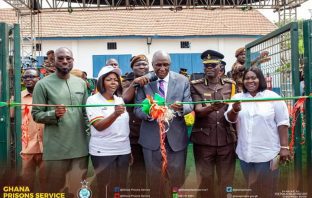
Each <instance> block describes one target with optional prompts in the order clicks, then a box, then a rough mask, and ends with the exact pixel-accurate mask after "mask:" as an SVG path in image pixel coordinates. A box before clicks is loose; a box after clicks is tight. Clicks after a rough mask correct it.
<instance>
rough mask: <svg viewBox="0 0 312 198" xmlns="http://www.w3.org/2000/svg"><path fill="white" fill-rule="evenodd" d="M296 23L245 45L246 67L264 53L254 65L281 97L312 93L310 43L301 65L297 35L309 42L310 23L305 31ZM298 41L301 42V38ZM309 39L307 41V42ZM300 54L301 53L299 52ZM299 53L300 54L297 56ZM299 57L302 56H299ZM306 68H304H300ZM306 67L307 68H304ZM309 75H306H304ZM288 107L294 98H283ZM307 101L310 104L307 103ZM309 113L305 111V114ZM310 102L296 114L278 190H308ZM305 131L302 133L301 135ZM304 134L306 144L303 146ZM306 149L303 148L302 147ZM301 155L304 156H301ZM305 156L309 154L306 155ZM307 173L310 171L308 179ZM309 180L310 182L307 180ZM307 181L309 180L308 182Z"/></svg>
mask: <svg viewBox="0 0 312 198" xmlns="http://www.w3.org/2000/svg"><path fill="white" fill-rule="evenodd" d="M299 24H302V23H298V22H292V23H290V24H288V25H285V26H283V27H281V28H279V29H277V30H276V31H274V32H271V33H269V34H267V35H265V36H263V37H261V38H260V39H258V40H256V41H254V42H251V43H249V44H247V45H246V65H245V66H246V67H250V66H251V65H252V63H254V62H262V60H263V59H258V60H257V61H254V60H255V57H259V55H260V54H261V53H267V54H268V56H267V57H265V62H263V63H260V64H256V65H257V66H258V67H260V68H261V70H262V71H263V73H264V75H265V77H266V80H267V85H269V82H270V81H271V85H269V86H270V87H271V89H272V91H274V92H276V93H278V94H279V95H281V96H282V97H292V96H300V95H302V94H303V93H305V95H308V94H307V93H311V71H310V69H309V68H310V67H311V57H312V55H311V43H310V46H309V47H310V52H309V53H308V52H307V51H308V49H305V48H306V47H307V46H308V45H309V44H308V43H306V44H305V45H304V46H305V48H304V49H305V53H306V54H305V57H304V59H306V57H308V58H309V59H308V60H309V61H308V62H309V64H310V65H308V64H307V63H306V64H305V66H304V63H305V62H307V61H305V62H304V61H300V60H303V58H302V57H303V50H304V49H303V46H300V49H299V36H300V34H301V36H302V35H303V38H306V40H307V39H308V38H309V39H310V40H309V42H311V36H310V35H311V33H312V31H311V22H310V23H309V24H310V26H309V28H310V29H309V28H308V27H306V29H309V30H306V31H305V32H303V31H302V27H299ZM306 26H308V25H306ZM300 42H301V41H300ZM307 42H308V41H307ZM300 53H302V54H300ZM300 55H301V56H300ZM300 57H301V58H300ZM303 68H305V69H303ZM305 70H309V71H305ZM304 72H305V74H306V75H305V84H307V83H310V85H309V86H307V85H305V90H304V89H303V84H304V81H303V73H304ZM307 74H308V76H307ZM285 102H286V103H287V106H288V108H289V112H291V111H292V109H293V105H294V103H295V102H296V101H285ZM308 104H309V105H310V106H308ZM307 112H308V113H307ZM310 114H311V102H310V100H308V101H307V106H306V111H305V114H304V115H303V116H301V117H300V116H299V114H298V119H297V122H296V128H295V148H294V149H295V150H294V151H295V156H294V157H295V158H294V162H293V163H291V164H289V165H288V166H285V167H282V168H281V178H282V179H281V181H280V190H284V189H297V190H300V192H308V190H310V189H309V186H310V187H311V186H312V184H311V179H310V178H311V176H312V175H311V171H310V169H311V167H312V166H311V164H312V163H311V127H310V125H311V124H312V122H311V115H310ZM304 118H305V127H302V121H303V119H304ZM304 132H305V134H303V133H304ZM304 135H305V136H306V138H307V139H306V141H305V145H302V142H304V139H303V138H302V137H304ZM303 149H305V150H303ZM303 156H304V158H303ZM306 156H308V157H307V158H306ZM307 174H310V178H309V176H308V175H307ZM308 180H309V181H308ZM309 182H310V183H309Z"/></svg>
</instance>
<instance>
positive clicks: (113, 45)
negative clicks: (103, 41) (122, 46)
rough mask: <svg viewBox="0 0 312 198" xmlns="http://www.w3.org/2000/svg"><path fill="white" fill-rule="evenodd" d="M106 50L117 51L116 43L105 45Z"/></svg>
mask: <svg viewBox="0 0 312 198" xmlns="http://www.w3.org/2000/svg"><path fill="white" fill-rule="evenodd" d="M107 49H108V50H114V49H117V43H116V42H108V43H107Z"/></svg>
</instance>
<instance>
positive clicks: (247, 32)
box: [0, 9, 276, 76]
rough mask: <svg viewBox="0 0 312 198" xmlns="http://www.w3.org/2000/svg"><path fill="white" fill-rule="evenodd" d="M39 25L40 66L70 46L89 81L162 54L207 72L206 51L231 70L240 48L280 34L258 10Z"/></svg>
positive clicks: (80, 15) (94, 17)
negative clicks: (110, 67)
mask: <svg viewBox="0 0 312 198" xmlns="http://www.w3.org/2000/svg"><path fill="white" fill-rule="evenodd" d="M2 17H4V18H2ZM1 20H2V21H7V22H9V23H12V22H13V21H14V20H16V18H15V16H14V12H13V11H12V10H7V9H6V10H0V21H1ZM12 20H13V21H12ZM38 21H39V26H38V25H37V28H38V27H39V29H38V30H39V31H38V32H37V33H38V35H37V42H38V43H39V44H41V51H38V52H37V55H38V58H39V60H40V61H39V62H42V59H43V57H42V56H44V55H45V53H46V52H47V51H48V50H50V49H53V50H55V49H56V48H58V47H61V46H65V47H68V48H70V49H71V50H72V51H73V53H74V58H75V67H76V68H79V69H81V70H84V71H86V72H87V73H88V76H97V73H98V71H99V70H100V68H101V67H102V66H103V65H104V64H105V61H106V60H107V59H108V58H111V57H112V58H116V59H118V61H119V63H120V66H121V68H122V71H123V73H125V72H128V71H130V66H129V60H130V58H131V56H133V55H137V54H145V55H147V56H148V57H149V58H150V60H151V57H152V54H153V53H154V52H155V51H157V50H164V51H167V52H169V53H170V55H171V58H172V70H174V71H177V72H178V71H179V69H180V68H187V69H188V73H193V72H202V71H203V67H202V63H201V60H200V53H201V52H203V51H205V50H207V49H213V50H217V51H219V52H221V53H223V54H224V55H225V59H224V60H225V61H226V62H227V66H226V70H230V69H231V66H232V64H233V63H234V62H235V60H236V58H235V56H234V54H235V50H236V49H237V48H239V47H242V46H244V45H245V44H247V43H249V42H251V41H253V40H255V39H257V38H259V37H260V36H262V35H265V34H267V33H269V32H271V31H273V30H274V29H276V26H275V25H274V24H272V23H271V22H270V21H269V20H268V19H267V18H265V17H264V16H263V15H262V14H261V13H260V12H259V11H257V10H250V11H242V10H238V9H224V10H220V9H217V10H204V9H203V10H201V9H189V10H182V11H178V12H173V11H170V10H113V11H89V12H75V11H74V12H72V13H67V12H45V13H41V14H40V16H39V17H38Z"/></svg>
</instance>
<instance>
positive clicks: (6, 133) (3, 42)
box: [0, 23, 10, 177]
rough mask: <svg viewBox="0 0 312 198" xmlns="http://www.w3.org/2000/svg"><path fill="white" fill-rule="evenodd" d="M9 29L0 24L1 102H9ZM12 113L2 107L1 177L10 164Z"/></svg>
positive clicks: (0, 128)
mask: <svg viewBox="0 0 312 198" xmlns="http://www.w3.org/2000/svg"><path fill="white" fill-rule="evenodd" d="M8 35H9V27H8V26H7V25H6V24H5V23H0V72H1V76H0V78H1V79H0V87H1V97H0V101H1V102H6V101H9V97H10V96H9V75H8V74H9V68H8V65H9V56H8V51H9V50H8V49H9V43H8V40H9V38H8ZM9 148H10V112H9V108H8V107H0V177H2V176H3V174H4V173H5V171H6V168H7V167H9V165H10V164H9V163H10V153H9V152H10V150H9Z"/></svg>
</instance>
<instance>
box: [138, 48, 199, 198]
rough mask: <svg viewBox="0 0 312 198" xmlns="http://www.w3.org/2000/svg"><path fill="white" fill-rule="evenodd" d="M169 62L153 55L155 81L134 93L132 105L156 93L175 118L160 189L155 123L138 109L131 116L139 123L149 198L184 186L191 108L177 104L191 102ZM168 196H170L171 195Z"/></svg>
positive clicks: (168, 135) (161, 55) (167, 141)
mask: <svg viewBox="0 0 312 198" xmlns="http://www.w3.org/2000/svg"><path fill="white" fill-rule="evenodd" d="M170 64H171V59H170V56H169V54H168V53H165V52H163V51H157V52H155V54H154V56H153V60H152V65H153V68H154V71H155V74H156V75H157V77H158V80H157V81H154V82H150V83H148V84H147V85H144V86H143V87H140V88H139V89H138V90H137V94H136V99H135V101H136V103H142V101H143V100H144V99H145V98H146V95H150V96H152V97H153V96H154V94H155V93H158V94H159V95H161V96H162V97H164V98H165V101H166V103H169V104H171V105H170V106H169V108H171V109H172V110H173V111H174V112H175V117H174V118H173V120H172V121H170V122H169V125H168V127H169V128H167V129H168V131H167V132H166V137H165V147H166V152H167V160H168V166H167V170H166V175H167V178H165V179H168V181H169V182H166V184H169V185H164V182H163V181H164V180H163V179H162V178H161V153H160V135H159V127H158V123H157V121H156V120H152V119H151V118H150V117H149V116H148V115H146V114H145V113H143V112H142V109H141V107H136V108H135V115H136V116H137V117H139V118H140V119H142V124H141V129H140V138H139V144H141V145H142V147H143V155H144V161H145V165H146V171H147V180H148V185H149V188H150V190H151V191H150V195H151V197H168V196H169V195H170V194H172V189H173V188H179V187H181V186H182V184H183V182H184V169H185V163H186V151H187V142H188V139H187V127H186V124H185V121H184V117H183V116H184V115H186V114H188V113H190V112H191V111H192V110H193V105H192V104H183V105H182V104H179V101H181V102H191V101H192V99H191V96H190V84H189V81H188V79H187V78H186V77H185V76H183V75H181V74H178V73H175V72H172V71H169V70H170ZM171 196H172V195H171Z"/></svg>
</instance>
